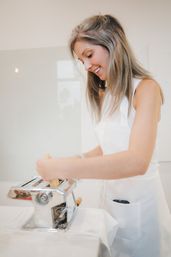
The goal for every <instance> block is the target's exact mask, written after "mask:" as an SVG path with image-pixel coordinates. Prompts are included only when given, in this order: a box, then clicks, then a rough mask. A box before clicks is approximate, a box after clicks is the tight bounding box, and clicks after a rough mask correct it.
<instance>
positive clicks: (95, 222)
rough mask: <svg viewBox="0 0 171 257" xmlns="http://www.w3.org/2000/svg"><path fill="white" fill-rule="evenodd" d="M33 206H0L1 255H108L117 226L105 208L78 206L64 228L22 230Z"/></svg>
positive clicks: (75, 256)
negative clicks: (60, 229)
mask: <svg viewBox="0 0 171 257" xmlns="http://www.w3.org/2000/svg"><path fill="white" fill-rule="evenodd" d="M32 213H33V207H27V206H24V207H20V206H0V256H2V257H32V256H36V257H60V256H61V257H67V256H69V257H72V256H73V257H84V256H85V257H109V256H110V247H111V245H112V242H113V240H114V237H115V234H116V231H117V228H118V225H117V222H116V221H115V220H114V219H113V218H112V217H111V216H110V215H109V214H108V213H107V212H106V211H105V210H102V209H97V208H82V207H79V208H78V211H77V213H76V215H75V218H74V220H73V222H72V225H71V227H70V228H69V229H68V230H67V231H59V230H57V232H46V231H35V230H34V231H33V230H32V231H25V230H23V229H22V225H23V224H25V222H26V221H27V219H28V218H29V217H30V216H31V215H32Z"/></svg>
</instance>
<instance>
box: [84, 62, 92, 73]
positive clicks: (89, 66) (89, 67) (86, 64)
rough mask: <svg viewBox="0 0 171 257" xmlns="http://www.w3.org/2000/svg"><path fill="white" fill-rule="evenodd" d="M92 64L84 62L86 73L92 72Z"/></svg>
mask: <svg viewBox="0 0 171 257" xmlns="http://www.w3.org/2000/svg"><path fill="white" fill-rule="evenodd" d="M91 67H92V64H91V63H90V62H89V61H85V62H84V68H85V70H86V71H90V69H91Z"/></svg>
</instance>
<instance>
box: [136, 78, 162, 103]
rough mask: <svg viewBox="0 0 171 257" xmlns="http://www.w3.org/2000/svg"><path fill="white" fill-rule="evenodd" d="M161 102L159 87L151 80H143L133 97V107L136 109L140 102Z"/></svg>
mask: <svg viewBox="0 0 171 257" xmlns="http://www.w3.org/2000/svg"><path fill="white" fill-rule="evenodd" d="M142 101H143V102H144V101H145V102H148V101H150V102H158V103H159V104H160V105H161V104H162V102H163V95H162V91H161V87H160V85H159V84H158V83H157V82H156V81H155V80H153V79H143V80H142V81H141V82H140V83H139V85H138V87H137V89H136V92H135V95H134V107H135V108H136V107H137V105H138V104H140V103H141V102H142Z"/></svg>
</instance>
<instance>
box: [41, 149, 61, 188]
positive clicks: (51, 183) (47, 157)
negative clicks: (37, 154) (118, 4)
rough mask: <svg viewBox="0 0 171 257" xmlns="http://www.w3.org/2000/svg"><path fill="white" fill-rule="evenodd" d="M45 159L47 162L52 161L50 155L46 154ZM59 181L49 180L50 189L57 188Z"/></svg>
mask: <svg viewBox="0 0 171 257" xmlns="http://www.w3.org/2000/svg"><path fill="white" fill-rule="evenodd" d="M43 159H45V160H48V159H52V157H51V155H50V154H49V153H46V154H45V155H44V156H43ZM59 184H60V183H59V179H52V180H49V185H50V188H57V187H58V186H59Z"/></svg>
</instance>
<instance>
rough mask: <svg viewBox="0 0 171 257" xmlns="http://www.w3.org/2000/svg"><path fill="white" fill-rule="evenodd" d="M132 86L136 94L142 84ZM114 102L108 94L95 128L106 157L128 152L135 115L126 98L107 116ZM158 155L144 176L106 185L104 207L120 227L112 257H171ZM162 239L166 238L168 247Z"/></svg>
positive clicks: (136, 83)
mask: <svg viewBox="0 0 171 257" xmlns="http://www.w3.org/2000/svg"><path fill="white" fill-rule="evenodd" d="M133 82H134V90H133V92H134V93H135V90H136V88H137V86H138V85H139V83H140V80H138V79H134V81H133ZM133 95H134V94H133ZM111 100H112V98H111V95H110V93H107V94H106V96H105V98H104V101H103V106H102V117H101V120H100V122H99V123H98V124H97V126H96V127H95V133H96V135H97V138H98V141H99V145H100V146H101V148H102V151H103V154H104V155H107V154H112V153H117V152H121V151H125V150H127V149H128V144H129V137H130V132H131V128H132V125H133V122H134V117H135V114H136V111H135V109H134V107H133V103H132V106H131V110H130V114H129V116H128V100H127V98H126V97H124V99H123V100H122V102H121V105H120V108H119V109H118V111H116V112H115V113H113V114H112V115H111V116H109V115H107V111H108V110H109V106H110V102H111ZM156 153H157V150H156V147H155V149H154V153H153V157H152V160H151V162H150V165H149V167H148V170H147V171H146V173H145V174H144V175H140V176H134V177H129V178H124V179H116V180H105V181H104V192H103V203H102V207H103V208H105V209H106V210H107V211H108V212H109V213H110V214H111V215H112V216H113V217H114V218H115V219H116V220H117V221H118V222H119V226H120V227H119V230H118V233H117V236H116V239H115V245H114V253H113V254H112V257H113V256H127V257H145V256H146V257H161V256H162V257H166V256H171V255H167V253H168V252H170V251H171V249H170V246H169V245H170V243H171V233H170V232H171V231H170V230H169V231H168V230H167V224H168V225H169V224H170V225H171V218H170V214H169V210H168V206H167V203H166V200H165V196H164V192H163V189H162V185H161V182H160V177H159V173H158V161H157V154H156ZM114 199H120V200H127V201H129V202H130V204H120V203H117V202H115V201H113V200H114ZM170 225H169V226H170ZM166 235H167V236H166ZM163 238H165V239H166V238H167V240H168V242H169V244H168V243H167V242H166V240H165V239H164V240H163ZM152 241H153V242H154V243H151V242H152ZM137 242H138V243H137ZM161 245H162V246H161ZM168 249H169V250H168ZM170 254H171V253H170Z"/></svg>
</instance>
